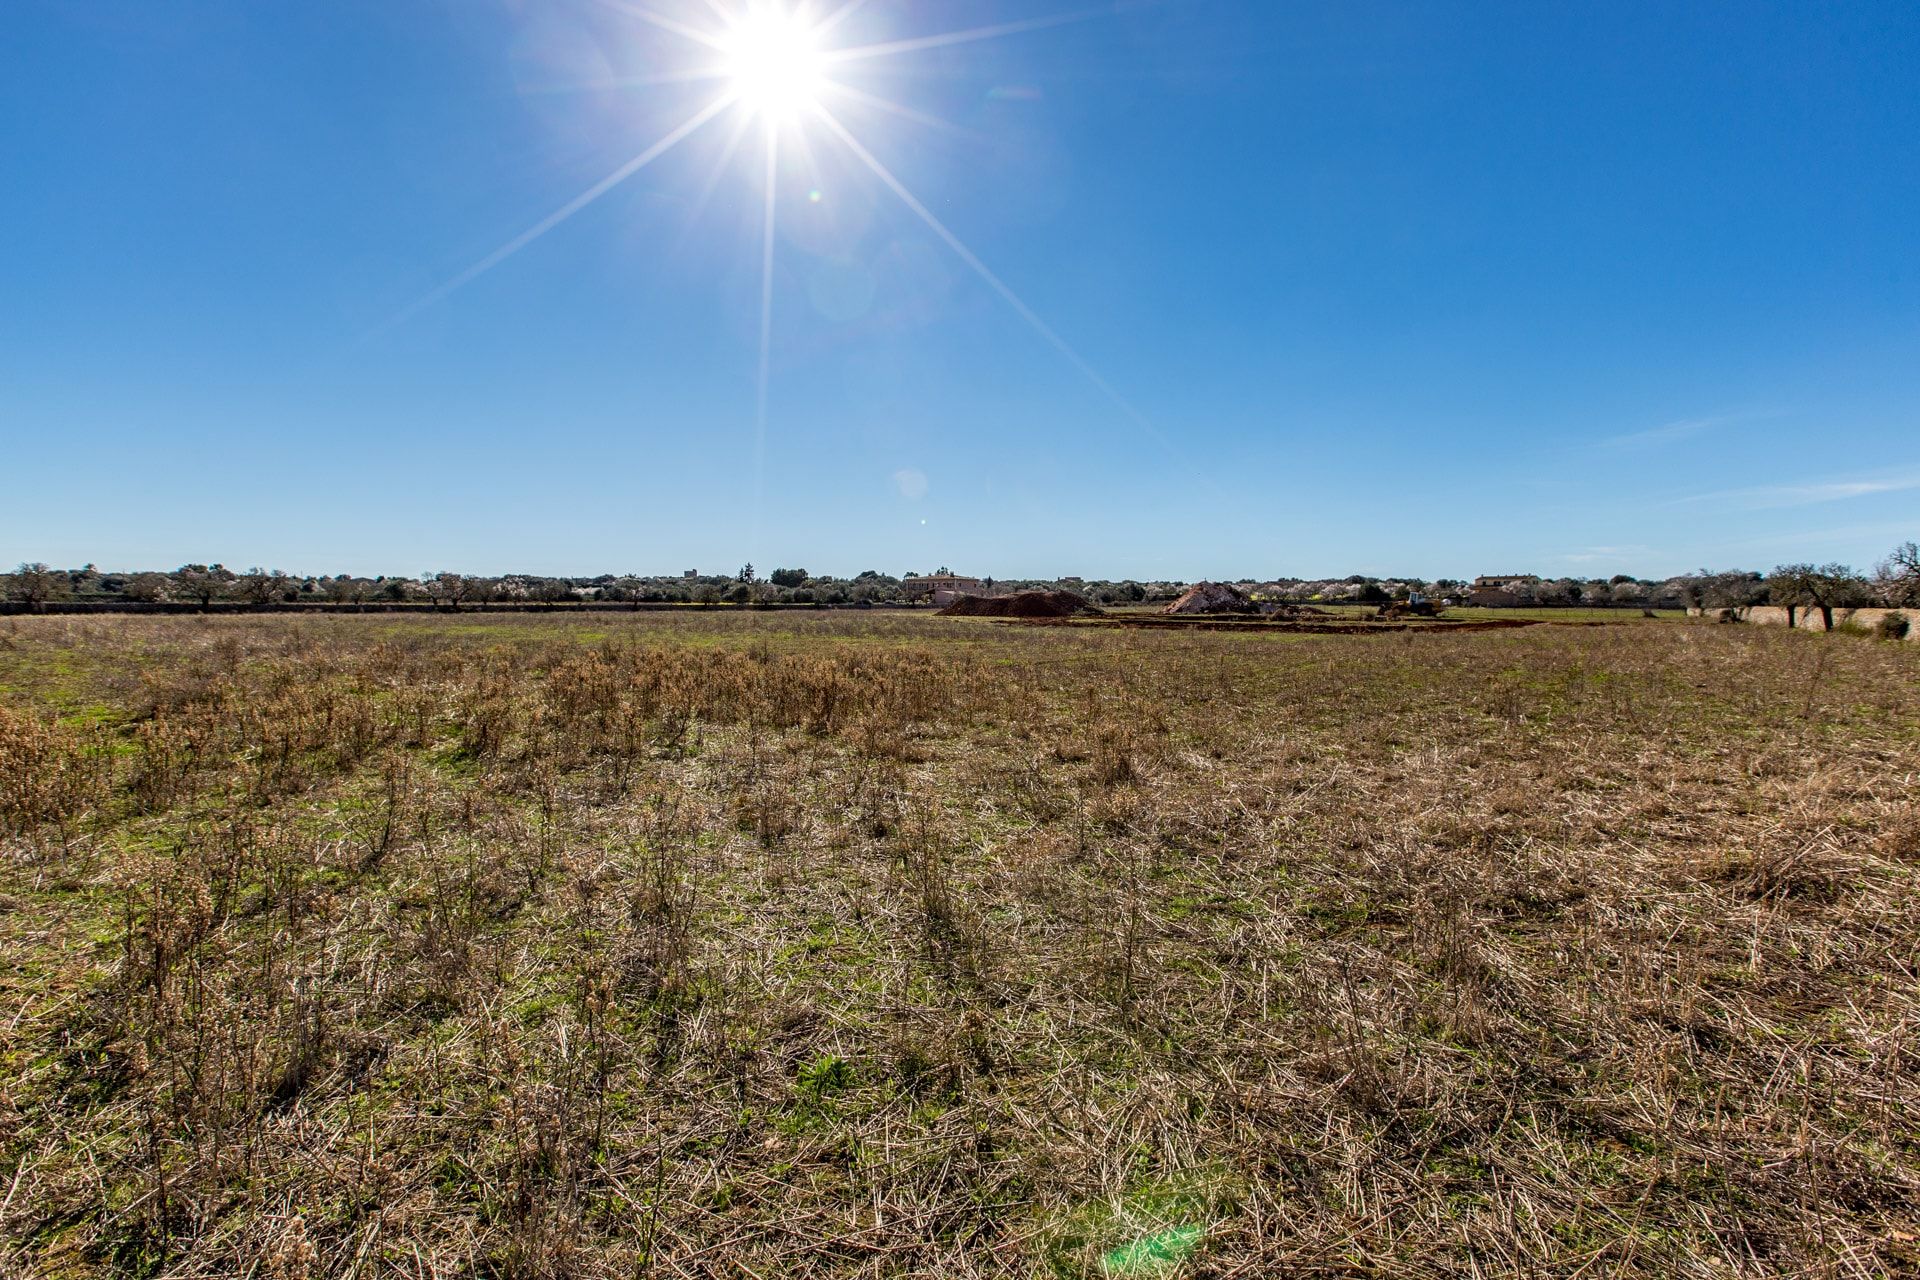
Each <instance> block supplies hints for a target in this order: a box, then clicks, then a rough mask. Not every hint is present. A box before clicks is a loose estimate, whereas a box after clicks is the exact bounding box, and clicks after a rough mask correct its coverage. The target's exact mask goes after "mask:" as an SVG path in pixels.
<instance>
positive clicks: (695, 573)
mask: <svg viewBox="0 0 1920 1280" xmlns="http://www.w3.org/2000/svg"><path fill="white" fill-rule="evenodd" d="M680 576H681V577H683V578H697V577H699V576H700V571H699V570H698V569H682V570H681V571H680Z"/></svg>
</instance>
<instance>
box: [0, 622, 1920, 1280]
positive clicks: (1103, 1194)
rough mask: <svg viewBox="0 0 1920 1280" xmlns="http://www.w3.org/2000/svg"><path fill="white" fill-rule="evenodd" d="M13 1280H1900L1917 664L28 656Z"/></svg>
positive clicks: (1109, 639) (1089, 639)
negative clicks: (978, 1279)
mask: <svg viewBox="0 0 1920 1280" xmlns="http://www.w3.org/2000/svg"><path fill="white" fill-rule="evenodd" d="M0 865H3V866H4V875H3V876H0V1273H7V1272H11V1273H12V1274H18V1275H23V1276H35V1277H42V1276H44V1277H63V1276H104V1275H135V1276H155V1275H178V1276H215V1275H220V1276H239V1275H247V1276H257V1277H264V1278H271V1280H287V1278H293V1277H318V1276H339V1277H345V1276H379V1275H399V1276H415V1277H434V1276H437V1277H454V1276H470V1277H479V1276H553V1277H560V1276H582V1277H600V1276H607V1277H612V1276H654V1277H695V1276H700V1277H708V1276H710V1277H721V1276H727V1277H735V1276H748V1277H776V1276H777V1277H782V1278H792V1277H805V1276H893V1275H902V1276H905V1275H913V1276H927V1277H934V1276H939V1277H968V1276H1061V1277H1079V1276H1088V1277H1094V1276H1109V1275H1164V1276H1259V1277H1266V1276H1360V1275H1377V1276H1408V1277H1412V1276H1433V1277H1440V1276H1452V1275H1482V1276H1494V1275H1505V1276H1521V1275H1529V1276H1530V1275H1564V1276H1576V1275H1578V1276H1604V1275H1645V1276H1732V1275H1741V1276H1753V1275H1793V1276H1835V1277H1853V1276H1891V1275H1898V1274H1908V1275H1911V1274H1915V1273H1916V1272H1920V974H1917V973H1916V967H1917V966H1920V892H1916V890H1920V651H1916V650H1915V648H1914V647H1913V646H1900V645H1892V644H1881V643H1876V642H1874V641H1871V640H1864V639H1856V638H1851V637H1843V636H1833V637H1827V636H1816V635H1807V634H1795V633H1788V632H1786V631H1784V630H1781V629H1761V628H1745V627H1737V626H1713V625H1704V624H1687V623H1675V622H1666V621H1662V622H1659V623H1657V624H1656V623H1647V624H1644V625H1640V624H1636V625H1622V626H1596V627H1554V626H1541V627H1534V628H1530V629H1526V630H1518V631H1502V632H1488V633H1479V634H1467V635H1444V634H1419V633H1408V634H1399V635H1382V636H1373V637H1341V636H1306V637H1284V636H1234V635H1219V634H1215V633H1206V632H1199V633H1191V634H1164V633H1158V632H1127V631H1073V630H1065V629H1058V628H1055V629H1035V628H1010V627H1001V626H996V625H992V624H989V623H981V622H970V621H950V620H942V619H933V618H925V617H902V616H881V615H850V614H842V615H834V616H822V617H799V616H793V615H741V616H730V617H729V616H714V615H701V616H662V615H639V616H636V617H634V618H632V619H628V618H609V617H605V616H600V617H592V618H585V619H578V618H576V619H543V618H539V617H501V616H492V617H483V618H470V619H451V620H450V619H446V618H441V619H424V618H418V619H406V618H398V619H391V618H318V619H287V618H258V619H246V618H236V619H211V620H198V619H193V618H175V619H152V618H137V617H136V618H106V619H97V620H92V619H67V618H33V619H19V620H11V621H4V622H0Z"/></svg>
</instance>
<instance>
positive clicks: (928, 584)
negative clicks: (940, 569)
mask: <svg viewBox="0 0 1920 1280" xmlns="http://www.w3.org/2000/svg"><path fill="white" fill-rule="evenodd" d="M986 587H987V584H986V583H984V582H982V581H981V580H980V579H978V578H967V577H962V576H961V575H960V574H957V573H930V574H927V575H926V576H925V577H921V578H903V579H901V581H900V594H901V595H904V596H905V597H906V598H907V599H909V600H930V601H932V602H933V603H934V604H941V605H945V604H952V603H953V602H954V601H955V600H957V599H959V598H960V597H961V596H977V595H981V594H984V593H985V591H986Z"/></svg>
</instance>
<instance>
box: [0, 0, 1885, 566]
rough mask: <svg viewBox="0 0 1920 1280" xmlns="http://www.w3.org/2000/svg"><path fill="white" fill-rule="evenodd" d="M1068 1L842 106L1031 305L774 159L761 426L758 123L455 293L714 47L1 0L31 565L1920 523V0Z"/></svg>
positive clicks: (1862, 557) (569, 30)
mask: <svg viewBox="0 0 1920 1280" xmlns="http://www.w3.org/2000/svg"><path fill="white" fill-rule="evenodd" d="M736 2H737V0H736ZM650 3H651V5H652V7H653V9H654V10H655V11H656V12H657V14H663V15H666V16H668V17H673V18H678V19H684V20H687V21H692V22H704V23H707V24H708V25H711V23H712V21H713V19H712V12H711V10H710V9H709V8H708V7H707V3H706V0H650ZM1072 8H1073V6H1072V4H1071V0H1067V2H1066V3H1063V4H1062V5H1060V6H1058V7H1055V6H1052V5H1045V4H1040V3H1035V2H1033V0H1022V2H1020V3H1015V2H1014V0H948V2H946V3H940V4H932V3H907V2H906V0H870V2H869V3H867V4H866V5H864V7H861V8H860V9H859V10H858V11H857V12H856V13H854V14H852V15H851V16H849V17H848V18H847V19H846V20H845V21H844V22H842V23H841V25H840V26H839V27H838V28H836V29H835V31H834V32H833V33H832V35H831V37H830V38H829V39H830V40H831V42H832V43H833V44H835V45H839V46H847V47H852V46H862V45H869V44H874V43H883V42H889V41H896V40H909V39H914V38H918V37H922V36H929V35H935V34H938V33H941V32H946V31H953V30H967V29H974V28H979V27H983V26H991V25H994V24H1001V23H1020V22H1023V21H1025V20H1029V19H1033V18H1036V17H1039V16H1044V15H1049V14H1057V13H1063V12H1067V11H1069V10H1071V9H1072ZM1094 10H1096V11H1091V12H1089V16H1086V17H1085V18H1084V19H1082V20H1076V21H1069V22H1063V23H1060V24H1057V25H1051V26H1040V27H1036V28H1034V29H1030V30H1025V31H1020V32H1016V33H1013V34H1009V35H1006V36H1005V37H1002V38H996V39H982V40H975V41H969V42H965V43H958V44H951V45H945V46H935V47H926V48H919V49H913V50H909V51H905V52H901V53H898V54H896V55H894V56H889V57H884V58H881V57H875V58H871V59H865V60H862V61H860V62H858V63H849V64H847V65H846V68H845V79H846V81H847V82H848V83H849V84H851V85H853V86H854V87H855V88H856V89H858V90H860V91H861V92H863V93H865V94H867V95H869V98H871V97H884V98H885V99H887V100H889V101H891V102H892V103H894V104H895V106H896V107H898V108H899V109H900V110H899V111H897V112H888V111H883V110H881V109H880V108H878V107H876V106H874V105H871V103H870V100H869V99H861V98H855V97H849V96H844V95H842V96H833V97H830V98H829V99H827V102H828V105H829V108H830V110H832V111H833V112H834V115H835V118H837V119H839V120H841V121H843V122H844V125H845V127H846V128H847V129H848V131H849V132H850V133H851V134H852V135H854V136H855V137H856V138H857V139H858V140H859V141H860V143H861V144H862V145H863V146H864V147H866V148H868V149H869V151H870V153H871V154H872V155H873V156H874V157H875V158H876V159H877V160H878V161H879V162H880V163H881V164H882V165H883V166H885V167H886V169H887V171H888V172H889V173H891V174H893V175H895V177H896V178H897V180H898V182H899V183H900V184H901V186H902V187H903V188H904V189H906V190H908V191H910V192H912V193H913V195H914V196H915V197H916V198H917V199H918V200H920V201H921V202H923V207H924V208H925V209H926V211H927V212H928V213H929V214H931V215H932V216H933V217H934V218H937V219H938V220H939V222H940V223H941V225H943V226H944V227H946V228H947V229H948V230H949V231H950V232H951V234H952V235H953V237H955V239H956V240H957V241H958V242H960V243H961V244H963V245H964V246H965V247H966V249H967V250H968V251H969V252H970V253H972V254H974V255H976V258H977V261H978V263H979V264H981V265H982V266H984V267H985V268H987V269H988V270H990V271H991V272H992V273H993V275H994V277H995V278H996V279H997V280H998V281H1000V282H1001V284H1002V285H1003V286H1004V287H1005V289H1006V290H1007V291H1008V292H1009V293H1011V294H1012V295H1013V296H1014V297H1015V298H1017V299H1018V300H1019V301H1020V304H1021V306H1024V307H1025V308H1026V312H1025V313H1024V314H1023V312H1022V311H1021V310H1020V309H1018V308H1017V307H1016V306H1015V305H1013V304H1012V303H1011V302H1010V301H1009V300H1008V298H1007V297H1005V296H1003V295H1002V294H1001V293H1000V292H997V291H996V289H995V288H994V287H993V286H992V285H991V284H990V283H989V282H988V281H987V280H985V279H984V278H983V277H982V276H981V275H980V274H978V273H977V272H976V271H975V269H974V267H973V266H971V265H969V263H968V262H967V261H966V260H965V259H964V258H963V257H962V256H960V254H959V253H957V252H956V251H955V249H954V248H953V246H952V245H950V244H948V243H947V242H945V241H944V240H943V239H942V238H941V237H940V236H939V234H937V233H936V231H935V230H934V229H933V228H932V227H931V226H929V225H928V223H927V222H925V221H923V220H922V219H921V218H920V217H919V216H918V215H917V214H916V213H915V212H914V211H913V210H911V209H910V208H909V207H907V206H906V205H905V204H904V203H902V201H901V200H900V199H899V198H898V197H897V196H896V195H895V193H894V192H893V191H891V190H889V189H888V187H887V186H886V185H885V184H883V182H882V181H881V180H880V179H879V178H878V177H877V176H876V175H875V174H874V173H873V172H871V171H870V170H868V169H867V168H866V167H865V166H864V165H863V164H862V163H861V162H860V161H859V160H858V159H857V158H856V157H855V156H854V155H853V154H852V153H851V152H850V151H848V150H847V149H846V147H845V146H844V145H843V144H842V143H841V142H840V141H839V140H838V139H837V138H836V137H835V136H834V135H833V134H832V132H831V131H830V130H829V129H828V128H827V127H826V126H825V125H823V124H820V123H818V122H815V123H811V124H807V125H804V126H798V127H796V128H790V129H789V130H788V132H787V133H785V134H783V142H782V146H781V152H780V154H781V168H780V172H779V180H778V183H777V186H776V189H777V191H778V193H779V195H778V200H777V203H776V206H775V222H776V238H775V254H774V271H773V276H772V292H771V297H772V313H771V314H772V318H771V323H770V328H769V331H768V343H767V350H766V356H767V366H766V367H767V374H768V376H767V384H766V393H767V398H766V420H765V433H764V442H763V443H759V441H760V439H761V437H760V436H759V434H758V432H757V429H756V420H757V416H756V415H757V411H756V405H757V395H758V372H759V368H760V361H761V331H760V324H761V298H762V293H761V290H762V258H761V235H762V228H763V222H762V218H763V210H764V205H763V192H764V164H765V158H764V157H765V152H764V145H763V131H762V129H761V128H760V126H759V125H758V124H757V123H753V122H750V121H746V117H745V116H744V115H738V114H736V112H729V113H723V114H722V115H721V116H719V117H717V118H716V119H714V120H713V121H712V122H710V123H709V124H707V125H706V126H705V127H704V128H703V129H702V130H701V131H699V132H697V133H695V134H693V135H692V136H690V137H689V138H688V139H687V140H686V141H685V142H683V143H681V144H680V145H679V146H678V147H676V148H675V149H673V150H672V151H670V152H668V153H667V154H665V155H663V156H662V157H661V158H660V159H658V160H656V161H654V162H653V163H651V164H650V165H648V166H647V167H645V168H644V169H642V170H640V171H639V172H637V173H635V174H634V175H633V176H632V177H631V178H629V179H628V180H627V181H626V182H624V183H622V184H620V185H618V186H616V187H614V188H612V189H611V190H610V191H608V192H607V193H606V194H605V195H604V196H603V197H602V198H600V199H598V200H596V201H595V202H593V203H591V204H590V205H587V206H586V207H584V208H582V209H581V210H580V211H579V212H578V213H577V214H575V215H574V216H572V217H571V218H569V219H567V220H566V221H564V222H562V223H560V224H559V225H557V226H556V227H554V229H553V230H551V231H550V232H549V233H547V234H546V235H544V236H542V237H540V238H538V239H537V240H534V241H533V242H531V243H530V244H528V245H526V247H524V248H523V249H521V250H520V251H518V252H516V253H514V254H512V255H511V256H509V257H507V258H505V259H504V260H503V261H501V262H499V263H498V265H496V266H494V267H492V268H491V269H490V270H488V271H486V272H484V273H482V274H480V275H478V276H476V277H474V278H472V279H470V280H468V281H466V282H465V283H463V284H461V285H460V287H458V288H457V289H454V290H452V291H451V292H447V293H445V294H444V296H440V295H438V293H437V291H439V290H441V289H442V288H443V287H444V286H445V285H446V284H447V283H448V282H450V281H454V280H458V279H460V278H461V277H462V275H463V273H464V272H466V271H468V269H469V268H471V267H472V266H473V265H474V264H475V263H477V262H480V261H483V260H485V259H487V258H488V257H489V255H490V254H492V253H494V251H496V250H498V249H499V248H501V247H502V246H503V245H507V244H509V243H510V242H512V241H513V240H514V239H515V237H517V236H519V235H520V234H521V233H523V232H525V231H526V230H527V229H528V228H530V227H532V226H534V225H536V224H538V223H539V222H540V221H541V220H542V219H543V218H546V217H547V216H548V215H549V214H551V213H553V212H554V211H556V210H557V209H559V208H561V207H562V206H564V205H566V204H567V203H568V202H569V201H571V200H572V199H573V198H574V197H576V196H578V195H579V194H580V193H581V192H583V191H585V190H586V189H588V188H590V187H591V186H593V185H594V184H595V183H597V182H599V181H600V180H601V179H603V178H604V177H606V176H607V175H608V174H609V173H611V172H612V171H613V170H615V169H616V168H618V167H619V166H621V165H622V164H624V163H625V162H627V161H629V160H630V159H632V158H633V157H634V156H636V155H637V154H639V153H640V152H642V151H643V150H644V149H645V148H647V147H648V146H649V145H650V144H651V143H653V142H654V141H656V140H657V139H658V138H660V137H661V136H662V135H663V134H665V133H667V132H668V131H669V130H671V129H672V128H674V127H675V126H676V125H677V124H679V123H680V122H681V121H683V120H685V119H686V118H688V117H689V116H690V115H691V114H692V113H693V112H694V111H695V110H697V109H698V108H700V107H701V106H702V105H703V104H705V103H706V102H708V101H709V100H711V99H712V97H713V96H714V94H715V92H716V90H717V88H718V87H719V86H718V85H717V84H716V83H713V82H684V81H680V80H677V79H675V77H676V76H677V75H678V74H679V73H682V72H684V71H685V70H687V69H688V68H692V67H701V66H706V65H708V64H710V63H711V62H712V61H713V60H714V55H713V54H712V53H710V52H708V51H707V50H706V49H705V48H704V47H703V46H701V45H699V44H697V43H694V42H692V41H689V40H687V39H685V38H684V37H682V36H680V35H677V34H674V33H672V32H669V31H667V30H663V29H661V28H660V27H658V26H655V25H650V24H648V23H646V22H643V21H639V20H637V19H635V18H633V17H631V16H628V15H626V14H623V13H622V12H621V11H620V9H619V8H618V7H616V6H613V5H610V4H608V3H605V2H603V0H541V2H540V3H534V2H533V0H462V2H460V3H454V2H452V0H440V2H431V0H330V2H329V3H327V4H324V5H263V4H258V3H248V2H243V0H226V2H215V0H177V2H175V3H168V4H165V5H161V4H154V3H152V0H92V2H90V3H87V4H75V3H71V2H69V0H13V2H12V3H11V4H9V5H8V6H7V9H6V14H5V16H4V17H0V30H3V31H4V39H0V69H3V70H4V72H5V74H4V76H0V122H4V127H0V167H4V171H5V173H6V174H7V180H6V181H5V182H4V183H0V227H4V228H5V235H4V236H0V445H3V447H4V454H3V455H0V456H4V457H5V459H6V465H5V471H6V472H7V473H8V482H7V483H6V484H5V485H4V487H3V490H0V492H4V497H3V498H0V557H4V558H5V559H6V560H7V561H9V562H11V561H14V560H20V559H36V560H47V561H50V562H55V563H62V564H78V563H81V562H84V561H93V562H96V563H98V564H100V565H102V566H103V567H116V568H129V567H169V566H172V565H175V564H179V563H182V562H185V561H189V560H222V561H225V562H227V563H229V564H235V565H242V564H255V563H258V564H262V565H269V566H279V567H285V568H287V569H290V570H299V571H305V572H313V573H323V572H324V573H333V572H347V571H352V572H367V573H374V572H422V571H427V570H437V569H454V570H464V571H482V572H506V571H525V572H551V573H593V572H601V571H614V572H624V571H640V572H653V571H677V570H679V569H682V568H689V567H697V568H700V569H702V570H703V571H724V570H730V569H732V568H733V567H735V566H737V565H738V564H739V563H740V562H742V561H745V560H749V559H750V560H753V561H754V562H756V563H757V564H760V565H761V566H762V567H763V568H764V567H771V566H773V565H776V564H801V565H805V566H807V567H808V568H810V569H813V570H814V571H815V572H837V573H852V572H857V571H858V570H861V569H865V568H879V569H882V570H885V571H888V572H896V573H897V572H901V571H904V570H909V569H919V570H925V569H931V568H933V567H935V566H936V565H938V564H949V565H952V566H953V567H955V568H957V569H962V570H967V571H972V572H978V573H992V574H997V575H999V576H1003V577H1006V576H1016V575H1019V576H1026V575H1035V576H1038V575H1051V574H1068V573H1071V574H1080V575H1083V576H1088V577H1093V576H1116V577H1118V576H1134V577H1143V578H1149V577H1151V578H1160V577H1171V578H1179V579H1194V578H1199V577H1203V576H1228V575H1231V576H1240V575H1259V576H1268V575H1280V574H1297V575H1318V574H1334V573H1349V572H1375V573H1414V574H1421V575H1426V576H1442V575H1471V574H1474V573H1479V572H1509V571H1518V570H1522V569H1525V570H1533V571H1539V572H1548V573H1587V574H1596V575H1605V574H1612V573H1616V572H1628V573H1635V574H1644V575H1661V574H1667V573H1672V572H1678V571H1683V570H1687V569H1690V568H1694V567H1696V566H1700V565H1711V566H1715V567H1720V566H1731V565H1740V566H1755V567H1761V568H1764V567H1767V566H1770V565H1772V564H1774V563H1776V562H1778V561H1781V560H1787V559H1802V558H1806V559H1817V560H1826V559H1844V560H1851V561H1854V562H1856V563H1861V564H1866V563H1870V562H1871V561H1872V560H1873V559H1875V558H1876V557H1878V556H1879V555H1881V554H1883V553H1884V552H1885V551H1886V550H1887V549H1888V548H1889V547H1891V546H1892V545H1893V544H1894V543H1895V542H1898V541H1901V540H1903V539H1905V538H1909V537H1917V536H1920V75H1916V74H1915V68H1916V67H1920V8H1916V6H1914V5H1912V4H1911V3H1906V2H1900V3H1885V4H1876V3H1865V2H1859V3H1850V4H1846V5H1837V6H1836V5H1831V4H1813V3H1809V4H1798V5H1796V4H1761V3H1751V2H1743V3H1727V4H1672V3H1658V4H1651V3H1649V4H1633V3H1614V4H1600V3H1593V4H1564V5H1560V4H1556V5H1541V4H1537V3H1523V4H1511V5H1509V4H1499V3H1491V2H1489V0H1476V2H1475V3H1462V4H1441V3H1420V4H1376V3H1366V2H1361V3H1340V4H1323V5H1313V4H1276V3H1266V2H1261V3H1252V2H1245V3H1242V2H1236V0H1168V2H1167V3H1162V4H1124V5H1112V4H1107V5H1098V4H1096V5H1095V6H1094ZM1083 12H1087V11H1083ZM642 81H652V82H651V83H639V82H642ZM736 111H744V109H743V108H742V109H736ZM737 120H738V121H745V122H747V124H748V127H747V128H746V129H745V131H744V133H743V134H742V139H741V141H740V143H739V145H738V147H737V148H736V149H735V150H734V151H733V153H732V154H731V155H728V154H727V147H726V144H727V140H728V137H729V135H730V134H732V133H733V132H734V130H735V123H736V121H737ZM816 195H817V198H815V197H816ZM423 300H425V301H426V305H421V303H422V302H423ZM1036 324H1038V325H1040V326H1044V327H1045V329H1046V330H1047V332H1049V333H1051V334H1052V335H1054V337H1056V338H1057V339H1058V341H1059V343H1060V344H1062V345H1063V346H1064V347H1065V348H1066V349H1067V350H1066V351H1063V350H1061V349H1060V348H1059V347H1057V346H1056V345H1054V344H1053V343H1052V342H1050V341H1049V340H1048V338H1047V337H1046V336H1044V335H1043V333H1042V332H1041V330H1040V329H1039V328H1037V327H1036ZM1069 352H1070V353H1071V354H1069Z"/></svg>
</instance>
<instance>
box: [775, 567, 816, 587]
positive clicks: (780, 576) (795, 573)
mask: <svg viewBox="0 0 1920 1280" xmlns="http://www.w3.org/2000/svg"><path fill="white" fill-rule="evenodd" d="M807 577H808V574H807V571H806V570H805V569H775V570H774V571H773V573H772V574H771V575H769V578H768V580H769V581H770V582H772V583H773V585H774V586H776V587H801V586H805V585H806V582H807Z"/></svg>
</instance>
